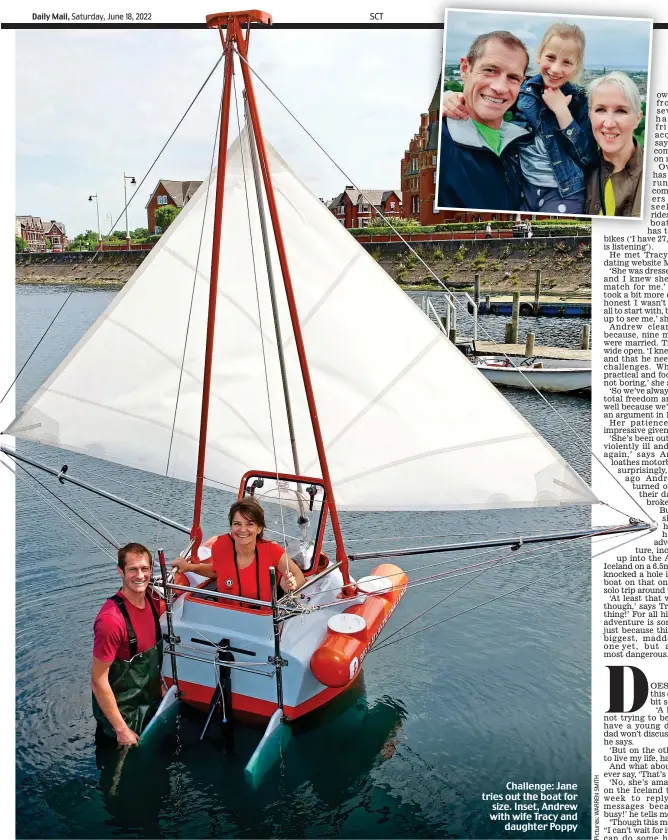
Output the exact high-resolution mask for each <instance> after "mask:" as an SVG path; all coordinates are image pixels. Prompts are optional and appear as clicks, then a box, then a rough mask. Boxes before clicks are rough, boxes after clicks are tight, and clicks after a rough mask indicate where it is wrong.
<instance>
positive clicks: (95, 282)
mask: <svg viewBox="0 0 668 840" xmlns="http://www.w3.org/2000/svg"><path fill="white" fill-rule="evenodd" d="M126 283H127V280H117V279H113V280H112V279H105V278H92V279H90V280H82V279H77V278H65V277H30V278H16V281H15V285H16V286H50V287H54V286H73V287H75V288H80V289H95V290H102V291H120V290H121V289H122V288H123V287H124V286H125V284H126ZM397 286H399V288H400V289H402V291H404V292H425V293H426V292H430V293H431V292H441V293H443V294H445V289H443V287H442V286H438V285H436V284H435V283H420V284H414V283H413V284H411V283H397ZM450 291H451V292H453V293H455V294H456V293H458V292H461V293H464V292H468V294H470V295H472V294H473V286H472V285H470V286H468V285H467V286H463V285H460V284H456V285H453V286H451V287H450ZM487 295H489V296H492V297H494V296H503V297H512V292H509V290H508V288H507V286H506V285H505V284H500V285H499V287H498V288H494V287H493V286H489V285H488V286H486V288H485V292H484V296H487ZM526 295H527V293H526V292H522V296H523V297H526ZM482 296H483V295H481V297H482ZM541 298H554V299H556V300H565V299H572V300H589V299H591V289H589V290H588V291H587V290H585V291H583V290H582V287H579V288H578V289H573V290H572V291H569V290H561V289H560V290H559V291H558V292H556V291H554V292H550V291H549V290H545V291H542V292H541Z"/></svg>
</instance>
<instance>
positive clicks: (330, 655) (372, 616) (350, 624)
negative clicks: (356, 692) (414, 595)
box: [311, 563, 408, 688]
mask: <svg viewBox="0 0 668 840" xmlns="http://www.w3.org/2000/svg"><path fill="white" fill-rule="evenodd" d="M407 584H408V577H407V575H406V572H404V571H403V570H402V569H400V568H399V566H395V565H393V564H392V563H382V564H381V565H380V566H378V567H377V568H375V569H374V570H373V572H372V573H371V575H369V576H368V577H366V578H362V579H361V580H359V581H358V584H357V585H358V591H359V592H361V593H363V594H366V598H365V600H364V602H363V603H362V604H355V605H354V606H352V607H349V608H348V609H347V610H345V612H343V613H339V614H338V615H335V616H332V618H330V620H329V622H328V626H327V635H326V636H325V638H324V640H323V643H322V644H321V645H320V647H319V648H318V649H317V650H316V651H315V653H314V654H313V656H312V657H311V671H312V672H313V675H314V676H315V678H316V679H317V680H318V681H319V682H321V683H322V684H323V685H326V686H329V687H331V688H340V687H341V686H344V685H347V684H348V683H349V682H352V680H353V679H354V678H355V677H356V675H357V672H358V671H359V668H360V665H361V664H362V660H363V659H364V657H365V656H366V654H367V653H368V651H369V649H370V648H371V646H372V645H373V643H374V642H375V641H376V639H377V638H378V634H379V633H380V631H381V630H382V629H383V627H384V626H385V624H386V623H387V620H388V619H389V617H390V616H391V615H392V613H393V612H394V610H395V607H396V606H397V604H398V603H399V601H400V600H401V599H402V598H403V596H404V593H405V592H406V586H407Z"/></svg>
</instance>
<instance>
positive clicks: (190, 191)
mask: <svg viewBox="0 0 668 840" xmlns="http://www.w3.org/2000/svg"><path fill="white" fill-rule="evenodd" d="M161 184H162V186H163V188H164V189H165V191H166V192H167V194H168V195H169V197H170V198H171V199H172V201H173V202H174V204H176V206H177V207H183V206H184V205H185V203H186V202H187V201H188V200H189V199H191V198H192V197H193V195H195V193H196V192H197V190H198V189H199V188H200V187H201V185H202V181H168V180H166V179H165V178H161V179H160V180H159V181H158V183H157V184H156V186H155V189H154V190H153V192H152V193H151V198H149V200H148V202H147V204H146V206H147V207H148V205H149V204H150V203H151V199H152V198H153V196H154V195H155V194H156V192H157V190H158V187H159V186H160V185H161Z"/></svg>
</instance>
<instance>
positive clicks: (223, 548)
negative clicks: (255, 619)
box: [211, 534, 285, 601]
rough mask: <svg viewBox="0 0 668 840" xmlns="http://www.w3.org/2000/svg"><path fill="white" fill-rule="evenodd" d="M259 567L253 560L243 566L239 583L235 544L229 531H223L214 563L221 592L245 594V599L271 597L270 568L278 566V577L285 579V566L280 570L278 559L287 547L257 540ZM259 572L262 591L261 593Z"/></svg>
mask: <svg viewBox="0 0 668 840" xmlns="http://www.w3.org/2000/svg"><path fill="white" fill-rule="evenodd" d="M256 546H257V553H258V558H259V560H260V566H259V569H257V568H256V564H255V563H254V562H253V563H251V564H250V565H249V566H246V568H245V569H239V570H238V571H239V579H238V580H239V583H241V592H239V586H238V583H237V569H236V568H235V565H234V543H233V541H232V538H231V537H230V535H229V534H222V535H221V536H220V537H218V539H217V540H216V541H215V542H214V544H213V545H212V547H211V563H212V565H213V570H214V572H215V573H216V578H217V580H218V591H219V592H226V593H228V594H229V595H243V596H244V597H245V598H258V599H259V600H261V601H270V600H271V590H270V588H269V568H270V567H271V566H274V567H275V568H276V570H277V572H278V579H279V580H280V578H281V573H282V572H283V571H284V569H283V568H280V569H279V566H278V561H279V560H280V559H281V557H282V556H283V554H284V553H285V549H284V548H283V546H280V545H277V544H276V543H275V542H271V541H270V540H258V541H257V543H256ZM258 571H259V581H260V591H259V592H258V586H257V584H258Z"/></svg>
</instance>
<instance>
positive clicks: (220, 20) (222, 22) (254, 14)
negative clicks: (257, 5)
mask: <svg viewBox="0 0 668 840" xmlns="http://www.w3.org/2000/svg"><path fill="white" fill-rule="evenodd" d="M232 19H235V20H237V21H238V22H239V24H240V25H241V26H248V25H249V24H251V23H259V24H262V25H263V26H271V15H270V14H269V13H268V12H261V11H259V10H258V9H249V10H248V11H246V12H217V13H216V14H213V15H207V16H206V25H207V26H208V27H209V29H220V28H221V27H223V26H227V25H228V24H229V22H230V20H232Z"/></svg>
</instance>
